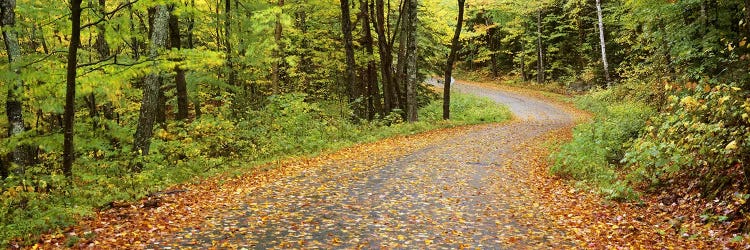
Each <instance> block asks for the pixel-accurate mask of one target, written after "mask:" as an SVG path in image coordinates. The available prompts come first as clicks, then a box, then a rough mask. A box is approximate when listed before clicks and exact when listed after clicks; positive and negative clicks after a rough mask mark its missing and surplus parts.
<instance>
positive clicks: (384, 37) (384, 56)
mask: <svg viewBox="0 0 750 250" xmlns="http://www.w3.org/2000/svg"><path fill="white" fill-rule="evenodd" d="M384 8H385V6H384V4H383V0H375V19H373V22H375V32H376V33H377V35H378V53H379V54H380V75H381V77H382V79H383V80H382V81H383V105H384V107H383V109H384V113H390V112H391V111H393V109H395V108H396V107H398V106H399V104H398V97H397V94H396V92H395V90H394V85H395V83H394V81H393V80H394V79H393V54H392V53H393V47H392V44H393V43H391V42H389V38H388V34H387V32H386V22H387V19H386V18H385V10H384Z"/></svg>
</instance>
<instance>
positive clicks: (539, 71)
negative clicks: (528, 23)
mask: <svg viewBox="0 0 750 250" xmlns="http://www.w3.org/2000/svg"><path fill="white" fill-rule="evenodd" d="M536 20H537V21H536V35H537V52H538V55H537V64H536V65H537V67H536V81H537V82H538V83H544V47H542V7H539V10H537V19H536Z"/></svg>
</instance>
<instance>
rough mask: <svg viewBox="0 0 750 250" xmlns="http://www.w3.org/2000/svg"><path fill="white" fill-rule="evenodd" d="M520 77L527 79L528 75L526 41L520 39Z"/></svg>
mask: <svg viewBox="0 0 750 250" xmlns="http://www.w3.org/2000/svg"><path fill="white" fill-rule="evenodd" d="M521 79H523V81H524V82H525V81H528V80H529V77H528V76H527V75H526V43H524V41H523V40H522V41H521Z"/></svg>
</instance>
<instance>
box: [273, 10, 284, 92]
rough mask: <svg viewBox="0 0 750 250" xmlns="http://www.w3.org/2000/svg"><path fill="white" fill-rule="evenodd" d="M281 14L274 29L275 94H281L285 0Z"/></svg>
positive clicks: (277, 16) (277, 17)
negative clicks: (282, 20)
mask: <svg viewBox="0 0 750 250" xmlns="http://www.w3.org/2000/svg"><path fill="white" fill-rule="evenodd" d="M278 5H279V13H278V14H276V26H275V28H274V32H273V40H274V42H275V43H276V48H275V49H274V50H273V60H274V61H273V72H272V73H271V74H272V76H271V77H272V79H271V87H272V88H273V93H274V94H279V85H280V83H279V81H280V79H281V61H282V59H281V58H280V57H281V54H282V53H281V52H282V49H283V46H284V45H283V44H282V41H281V35H282V32H283V26H282V25H281V11H282V8H283V7H284V0H279V2H278Z"/></svg>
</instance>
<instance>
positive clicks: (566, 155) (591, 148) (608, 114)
mask: <svg viewBox="0 0 750 250" xmlns="http://www.w3.org/2000/svg"><path fill="white" fill-rule="evenodd" d="M617 88H620V87H615V88H614V89H608V90H594V91H591V92H590V93H588V94H586V95H582V96H577V97H575V98H573V100H574V103H575V105H576V106H577V107H578V108H580V109H583V110H586V111H589V112H591V113H593V115H594V117H593V119H592V120H591V121H589V122H586V123H582V124H579V125H577V126H576V127H575V128H574V129H573V139H572V140H571V141H570V142H568V143H566V144H564V145H562V146H561V147H560V148H559V150H557V151H556V152H555V153H553V154H552V155H551V158H552V160H553V161H554V165H553V166H552V167H551V169H550V171H551V173H552V174H556V175H559V176H563V177H567V178H571V179H574V180H576V181H578V183H577V184H578V185H583V186H591V187H593V188H594V189H595V191H596V192H598V193H600V194H602V195H604V196H606V197H607V198H608V199H614V200H635V199H638V194H637V192H635V191H634V190H633V189H632V188H631V185H630V184H629V183H628V181H627V178H624V174H623V173H624V172H627V171H626V170H624V169H623V166H624V164H623V163H621V161H622V159H623V157H624V155H625V152H626V151H627V149H628V148H629V147H630V145H631V144H632V141H633V140H634V139H636V138H638V137H639V136H640V135H641V133H642V130H643V128H644V126H645V125H646V122H647V120H648V119H649V117H651V116H652V115H654V114H655V113H656V111H655V110H654V109H653V108H652V107H650V106H648V105H647V104H645V103H643V102H640V101H637V100H635V99H632V98H621V97H618V95H617V94H616V93H617V92H618V91H619V90H617Z"/></svg>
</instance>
